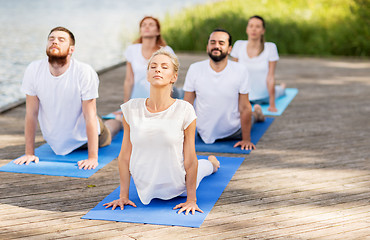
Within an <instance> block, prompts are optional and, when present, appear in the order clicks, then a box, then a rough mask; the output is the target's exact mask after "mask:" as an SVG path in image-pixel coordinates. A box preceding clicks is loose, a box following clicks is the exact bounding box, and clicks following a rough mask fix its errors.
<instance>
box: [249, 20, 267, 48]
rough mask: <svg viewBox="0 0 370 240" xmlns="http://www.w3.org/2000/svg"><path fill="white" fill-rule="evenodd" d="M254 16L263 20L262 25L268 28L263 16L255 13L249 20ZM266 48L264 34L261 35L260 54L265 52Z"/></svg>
mask: <svg viewBox="0 0 370 240" xmlns="http://www.w3.org/2000/svg"><path fill="white" fill-rule="evenodd" d="M253 18H257V19H259V20H261V21H262V27H263V28H264V29H266V23H265V20H264V19H263V17H261V16H258V15H254V16H252V17H250V18H249V19H248V22H249V20H251V19H253ZM264 49H265V36H264V35H262V36H261V49H260V52H259V54H261V53H262V52H263V50H264Z"/></svg>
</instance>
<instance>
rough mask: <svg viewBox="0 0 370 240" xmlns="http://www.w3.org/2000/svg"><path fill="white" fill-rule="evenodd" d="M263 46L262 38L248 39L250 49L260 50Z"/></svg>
mask: <svg viewBox="0 0 370 240" xmlns="http://www.w3.org/2000/svg"><path fill="white" fill-rule="evenodd" d="M260 46H261V39H260V38H257V39H248V47H251V48H260Z"/></svg>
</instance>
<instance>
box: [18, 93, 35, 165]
mask: <svg viewBox="0 0 370 240" xmlns="http://www.w3.org/2000/svg"><path fill="white" fill-rule="evenodd" d="M38 115H39V99H38V97H37V96H30V95H26V117H25V125H24V136H25V139H26V147H25V155H24V156H22V157H20V158H18V159H16V160H15V161H14V163H15V164H23V163H26V165H28V164H29V163H30V162H32V161H35V163H38V162H39V158H38V157H36V156H35V135H36V128H37V117H38Z"/></svg>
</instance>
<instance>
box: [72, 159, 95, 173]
mask: <svg viewBox="0 0 370 240" xmlns="http://www.w3.org/2000/svg"><path fill="white" fill-rule="evenodd" d="M77 165H78V168H79V169H85V170H90V169H95V168H96V167H97V166H98V165H99V163H98V159H97V158H89V159H86V160H81V161H78V162H77Z"/></svg>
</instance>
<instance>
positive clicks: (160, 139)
mask: <svg viewBox="0 0 370 240" xmlns="http://www.w3.org/2000/svg"><path fill="white" fill-rule="evenodd" d="M145 101H146V99H144V98H137V99H131V100H130V101H128V102H126V103H125V104H122V105H121V109H122V112H123V115H124V117H125V120H126V122H127V123H128V125H129V126H130V140H131V143H132V151H131V157H130V173H131V175H132V178H133V179H134V182H135V185H136V188H137V191H138V195H139V197H140V200H141V202H142V203H143V204H149V203H150V201H151V200H152V199H153V198H160V199H164V200H167V199H171V198H174V197H176V196H179V195H180V194H182V193H183V192H185V191H186V185H185V174H186V172H185V168H184V158H183V144H184V130H185V129H186V128H187V127H188V126H189V125H190V123H192V122H193V121H194V120H195V119H196V115H195V111H194V108H193V106H192V105H191V104H190V103H188V102H186V101H183V100H179V99H176V101H175V102H174V103H173V104H172V105H171V106H170V107H169V108H167V109H166V110H164V111H162V112H158V113H151V112H149V111H148V109H147V108H146V106H145Z"/></svg>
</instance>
